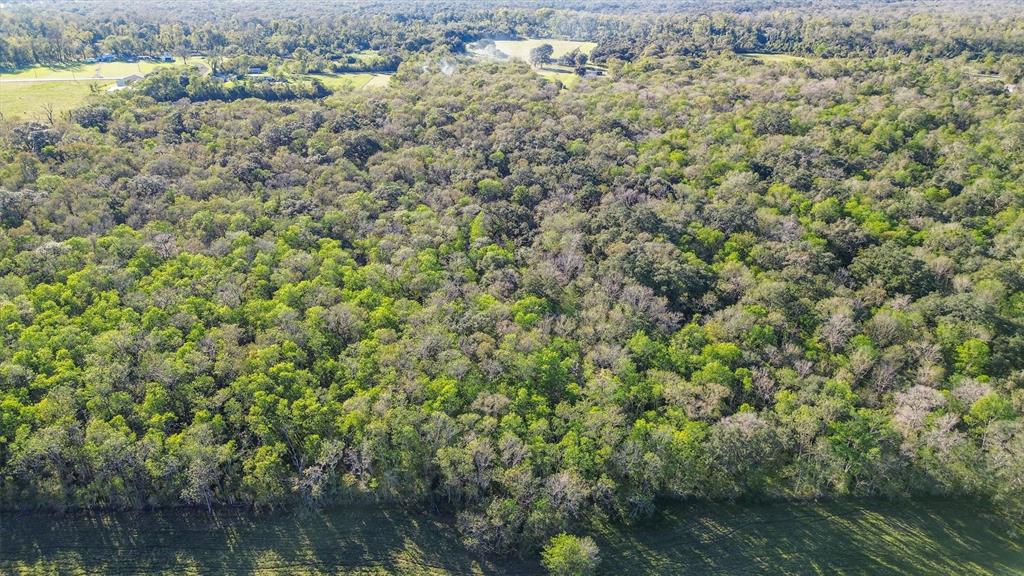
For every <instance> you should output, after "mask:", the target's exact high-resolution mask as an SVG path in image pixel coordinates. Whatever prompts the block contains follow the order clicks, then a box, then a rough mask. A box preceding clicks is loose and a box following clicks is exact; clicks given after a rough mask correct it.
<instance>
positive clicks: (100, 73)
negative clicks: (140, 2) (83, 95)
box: [0, 58, 200, 82]
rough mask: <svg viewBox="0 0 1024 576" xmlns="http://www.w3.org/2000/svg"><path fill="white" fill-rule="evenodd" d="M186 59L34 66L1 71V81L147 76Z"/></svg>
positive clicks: (107, 78)
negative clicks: (12, 70)
mask: <svg viewBox="0 0 1024 576" xmlns="http://www.w3.org/2000/svg"><path fill="white" fill-rule="evenodd" d="M199 61H200V59H198V58H189V59H188V62H189V64H194V63H197V62H199ZM183 64H184V61H183V60H182V59H181V58H178V59H176V60H175V61H174V62H148V61H139V62H95V63H92V64H87V63H84V62H81V63H77V64H69V65H67V66H33V67H31V68H24V69H21V70H16V71H14V72H2V73H0V82H20V81H26V80H28V81H37V82H42V81H48V80H116V79H118V78H124V77H125V76H131V75H132V74H139V75H142V76H145V75H146V74H149V73H150V72H152V71H154V70H156V69H158V68H166V67H168V66H181V65H183Z"/></svg>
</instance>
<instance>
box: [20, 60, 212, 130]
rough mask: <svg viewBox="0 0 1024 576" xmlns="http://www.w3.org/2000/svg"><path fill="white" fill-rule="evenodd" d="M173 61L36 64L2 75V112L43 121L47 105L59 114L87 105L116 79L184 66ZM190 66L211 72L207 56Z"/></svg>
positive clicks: (191, 63)
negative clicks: (61, 64)
mask: <svg viewBox="0 0 1024 576" xmlns="http://www.w3.org/2000/svg"><path fill="white" fill-rule="evenodd" d="M183 63H184V62H183V61H182V60H181V59H180V58H179V59H178V60H176V61H175V62H174V63H171V62H103V63H96V64H84V63H83V64H75V65H69V66H57V67H54V66H33V67H31V68H26V69H24V70H18V71H17V72H13V73H2V74H0V112H2V113H3V115H4V117H5V118H7V119H13V118H22V119H26V120H40V119H43V118H45V117H46V113H45V111H44V107H45V106H46V105H51V106H53V111H54V113H56V114H60V113H63V112H67V111H68V110H73V109H75V108H78V107H79V106H82V105H83V104H85V102H86V101H87V100H88V99H89V97H90V96H92V95H93V93H94V92H99V93H102V92H104V91H106V89H107V88H109V87H110V86H113V85H114V83H115V80H117V79H118V78H124V77H125V76H130V75H132V74H140V75H143V76H144V75H146V74H149V73H150V72H153V71H154V70H157V69H159V68H166V67H169V66H176V65H182V64H183ZM188 64H189V65H190V66H198V67H200V69H203V70H205V71H209V65H208V64H207V62H206V60H205V59H204V58H198V57H190V58H189V59H188Z"/></svg>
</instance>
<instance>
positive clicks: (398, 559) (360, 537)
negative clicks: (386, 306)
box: [0, 501, 1024, 576]
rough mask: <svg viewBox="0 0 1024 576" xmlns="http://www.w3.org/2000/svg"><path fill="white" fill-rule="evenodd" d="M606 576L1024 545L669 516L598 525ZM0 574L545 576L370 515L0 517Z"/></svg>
mask: <svg viewBox="0 0 1024 576" xmlns="http://www.w3.org/2000/svg"><path fill="white" fill-rule="evenodd" d="M592 532H593V535H594V537H595V540H597V542H598V545H599V546H600V549H601V558H602V563H601V566H600V573H602V574H614V575H616V576H631V575H634V574H636V575H639V574H688V575H707V574H723V575H724V574H801V575H803V574H828V575H832V574H839V575H841V574H880V575H881V574H933V575H950V576H953V575H957V576H959V575H989V574H993V575H1003V574H1006V575H1010V574H1020V573H1022V572H1024V543H1022V541H1021V540H1020V539H1019V538H1016V537H1011V536H1009V534H1011V528H1010V526H1008V525H1007V524H1006V523H1005V522H1004V521H1002V520H1000V519H998V518H996V517H994V516H992V515H990V514H988V513H985V512H981V511H979V510H978V509H977V508H976V507H975V506H973V505H972V504H971V503H966V502H905V503H893V502H852V501H851V502H830V503H779V504H768V505H760V506H758V505H739V504H736V505H727V504H696V505H687V504H676V505H669V506H666V507H665V508H664V511H663V512H662V513H660V514H658V515H657V516H656V517H655V518H653V519H651V520H649V521H646V522H642V523H638V524H635V525H632V526H623V525H621V524H614V523H599V524H597V525H596V526H595V527H594V530H593V531H592ZM0 544H2V546H0V574H8V573H12V574H74V573H90V574H108V573H118V574H121V573H132V574H225V573H230V574H238V573H246V574H249V573H255V574H339V573H340V574H460V575H461V574H505V573H514V574H521V575H529V574H538V575H539V574H542V573H543V570H542V569H541V567H540V566H539V564H538V563H537V562H536V555H535V554H532V553H526V554H524V555H523V558H525V559H522V558H518V557H512V558H481V557H479V556H477V555H475V554H472V553H470V552H469V551H468V550H466V548H465V547H464V546H463V545H462V544H461V542H460V541H459V538H458V535H457V533H456V531H455V528H454V526H453V522H452V520H451V519H450V518H448V517H444V516H434V515H429V514H416V513H410V512H403V511H395V510H382V509H379V508H375V507H369V506H356V507H348V508H341V509H334V510H329V511H318V512H291V513H280V512H279V513H277V514H273V515H265V516H263V515H254V514H250V513H246V512H242V511H238V510H222V511H219V512H218V513H217V516H216V518H211V517H209V516H207V515H206V514H205V513H203V512H199V511H163V512H149V513H118V514H98V513H80V514H67V515H48V514H31V513H29V514H24V515H13V514H6V515H4V516H2V517H0Z"/></svg>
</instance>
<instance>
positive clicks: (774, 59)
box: [739, 52, 809, 64]
mask: <svg viewBox="0 0 1024 576" xmlns="http://www.w3.org/2000/svg"><path fill="white" fill-rule="evenodd" d="M739 56H740V57H742V58H747V59H749V60H755V61H759V62H762V63H764V64H792V63H795V62H807V61H808V60H809V58H807V57H806V56H797V55H795V54H773V53H769V52H743V53H741V54H739Z"/></svg>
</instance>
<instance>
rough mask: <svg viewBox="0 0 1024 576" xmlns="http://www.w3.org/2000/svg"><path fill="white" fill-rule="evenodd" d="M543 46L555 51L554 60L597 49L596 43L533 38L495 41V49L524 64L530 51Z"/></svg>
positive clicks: (484, 53) (474, 52)
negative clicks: (548, 46)
mask: <svg viewBox="0 0 1024 576" xmlns="http://www.w3.org/2000/svg"><path fill="white" fill-rule="evenodd" d="M541 44H551V47H552V48H553V49H554V53H553V54H552V58H558V57H560V56H562V55H564V54H568V53H569V52H572V51H573V50H575V49H579V51H580V52H583V53H584V54H587V55H590V53H591V52H593V50H594V48H596V47H597V43H596V42H577V41H575V40H554V39H551V38H531V39H528V40H495V41H494V47H495V48H496V49H497V50H498V51H499V52H502V53H504V54H505V55H507V56H508V57H509V58H514V59H516V60H522V61H524V62H527V61H529V59H530V50H533V49H534V48H536V47H538V46H540V45H541ZM469 51H470V52H472V53H473V54H476V55H477V56H487V55H488V54H487V52H484V51H482V50H474V49H473V48H469Z"/></svg>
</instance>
